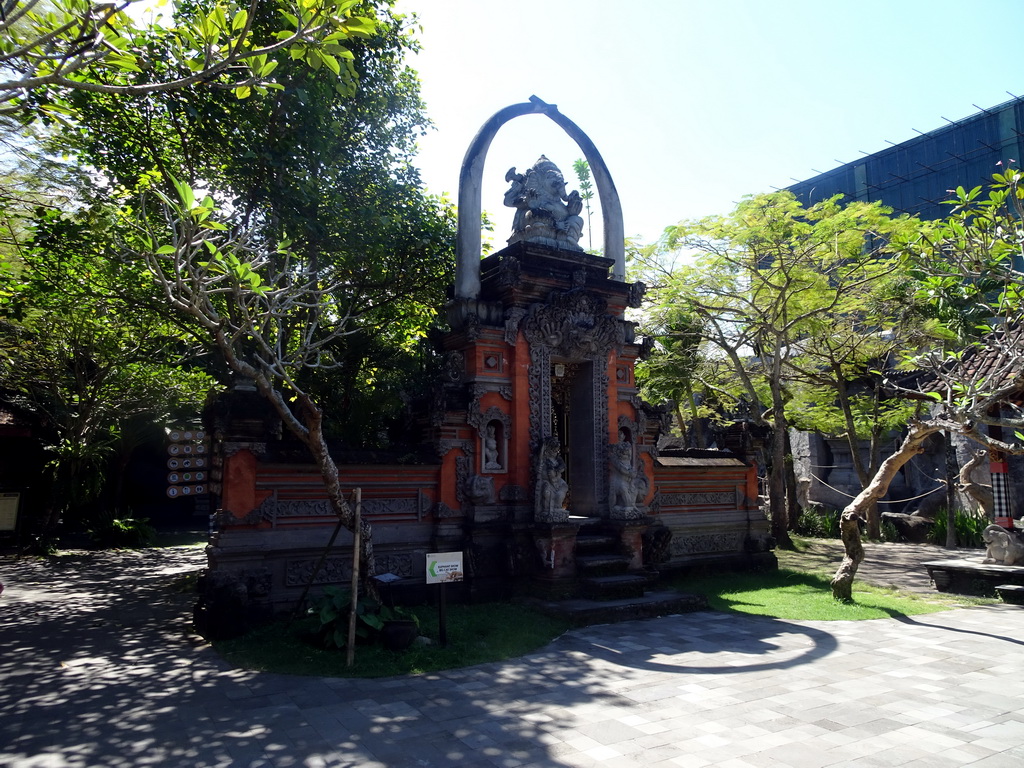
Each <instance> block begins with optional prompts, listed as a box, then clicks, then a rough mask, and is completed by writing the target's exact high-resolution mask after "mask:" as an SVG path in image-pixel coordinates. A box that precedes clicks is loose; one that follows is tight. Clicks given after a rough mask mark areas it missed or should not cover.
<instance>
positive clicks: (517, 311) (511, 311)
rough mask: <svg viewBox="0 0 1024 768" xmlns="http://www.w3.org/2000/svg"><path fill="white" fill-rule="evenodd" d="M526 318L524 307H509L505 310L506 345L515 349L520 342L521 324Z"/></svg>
mask: <svg viewBox="0 0 1024 768" xmlns="http://www.w3.org/2000/svg"><path fill="white" fill-rule="evenodd" d="M524 317H526V310H525V309H523V308H522V307H509V308H508V309H506V310H505V343H506V344H508V345H509V346H512V347H514V346H515V345H516V342H517V341H518V340H519V323H521V322H522V320H523V318H524Z"/></svg>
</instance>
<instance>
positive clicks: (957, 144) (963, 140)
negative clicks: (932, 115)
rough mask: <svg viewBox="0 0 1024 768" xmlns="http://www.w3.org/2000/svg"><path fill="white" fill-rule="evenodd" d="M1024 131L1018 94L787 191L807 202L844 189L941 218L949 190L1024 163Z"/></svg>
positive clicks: (848, 195)
mask: <svg viewBox="0 0 1024 768" xmlns="http://www.w3.org/2000/svg"><path fill="white" fill-rule="evenodd" d="M1022 131H1024V98H1015V99H1013V100H1011V101H1007V102H1005V103H1003V104H1000V105H999V106H996V107H992V108H991V109H984V110H982V111H981V112H979V113H977V114H975V115H971V116H970V117H966V118H964V119H963V120H957V121H956V122H952V123H950V124H949V125H947V126H944V127H942V128H939V129H937V130H934V131H930V132H928V133H923V134H921V135H920V136H917V137H916V138H913V139H910V140H908V141H904V142H903V143H901V144H896V145H894V146H892V147H890V148H888V149H883V150H881V151H880V152H875V153H874V154H871V155H867V156H866V157H864V158H862V159H861V160H857V161H855V162H852V163H847V164H846V165H842V166H839V167H838V168H835V169H833V170H831V171H828V172H827V173H822V174H820V175H818V176H815V177H813V178H811V179H807V180H806V181H801V182H798V183H797V184H794V185H792V186H790V187H787V189H788V190H789V191H790V192H792V193H793V194H795V195H796V197H797V199H798V200H800V202H801V203H803V204H804V205H813V204H814V203H817V202H820V201H821V200H825V199H827V198H829V197H831V196H832V195H835V194H837V193H841V194H843V195H844V196H845V199H846V200H847V201H851V200H864V201H868V202H874V201H881V202H882V203H883V204H885V205H886V206H888V207H890V208H892V209H893V211H894V212H896V213H909V214H911V215H914V216H920V217H921V218H924V219H937V218H941V217H943V216H946V215H947V214H948V213H949V206H948V205H943V204H942V201H943V200H948V199H949V197H950V193H949V191H948V190H951V189H955V188H956V187H958V186H962V187H965V188H966V189H970V188H972V187H976V186H979V185H981V186H985V185H987V184H988V183H990V182H991V181H992V174H993V173H996V172H998V171H999V170H1000V168H1001V167H1006V166H1007V165H1012V166H1013V167H1017V168H1020V167H1024V151H1022V150H1024V135H1022ZM1000 164H1001V165H1000Z"/></svg>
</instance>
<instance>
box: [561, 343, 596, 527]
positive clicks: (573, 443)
mask: <svg viewBox="0 0 1024 768" xmlns="http://www.w3.org/2000/svg"><path fill="white" fill-rule="evenodd" d="M593 378H594V364H593V362H590V361H568V360H557V359H556V360H554V361H552V363H551V433H552V434H553V435H555V436H557V437H558V442H559V444H560V445H561V446H562V459H563V460H564V461H565V466H566V475H567V477H566V480H567V481H568V483H569V496H568V502H569V503H568V505H567V508H568V509H569V512H570V514H573V515H579V516H582V517H597V516H598V515H599V513H600V507H599V504H598V497H599V490H598V477H597V475H596V473H595V471H594V468H595V466H596V463H597V456H596V455H595V437H596V435H595V428H596V426H595V425H596V419H595V415H596V414H595V407H594V405H595V404H594V386H593Z"/></svg>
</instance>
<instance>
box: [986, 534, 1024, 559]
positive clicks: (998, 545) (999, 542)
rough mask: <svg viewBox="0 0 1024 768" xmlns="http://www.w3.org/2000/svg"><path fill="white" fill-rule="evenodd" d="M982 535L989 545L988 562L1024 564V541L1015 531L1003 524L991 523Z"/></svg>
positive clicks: (987, 551)
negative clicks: (1007, 528) (1004, 526)
mask: <svg viewBox="0 0 1024 768" xmlns="http://www.w3.org/2000/svg"><path fill="white" fill-rule="evenodd" d="M981 537H982V538H983V539H984V540H985V544H986V545H988V546H987V549H986V550H985V562H986V563H1000V564H1001V565H1024V542H1022V541H1021V540H1020V538H1019V537H1018V536H1017V534H1016V533H1014V532H1013V531H1008V530H1006V529H1005V528H1003V527H1002V526H1001V525H990V526H988V527H987V528H986V529H985V530H984V531H982V532H981Z"/></svg>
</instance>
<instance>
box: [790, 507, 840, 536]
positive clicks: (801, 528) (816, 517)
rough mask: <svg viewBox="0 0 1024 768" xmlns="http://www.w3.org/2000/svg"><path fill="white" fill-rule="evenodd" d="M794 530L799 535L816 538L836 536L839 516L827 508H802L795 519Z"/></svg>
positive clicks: (837, 534)
mask: <svg viewBox="0 0 1024 768" xmlns="http://www.w3.org/2000/svg"><path fill="white" fill-rule="evenodd" d="M796 532H797V533H799V534H800V535H801V536H813V537H814V538H817V539H835V538H838V537H839V516H838V515H836V514H835V513H834V512H830V511H827V510H818V509H814V508H810V509H804V510H803V511H802V512H801V513H800V519H799V520H797V523H796Z"/></svg>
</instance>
